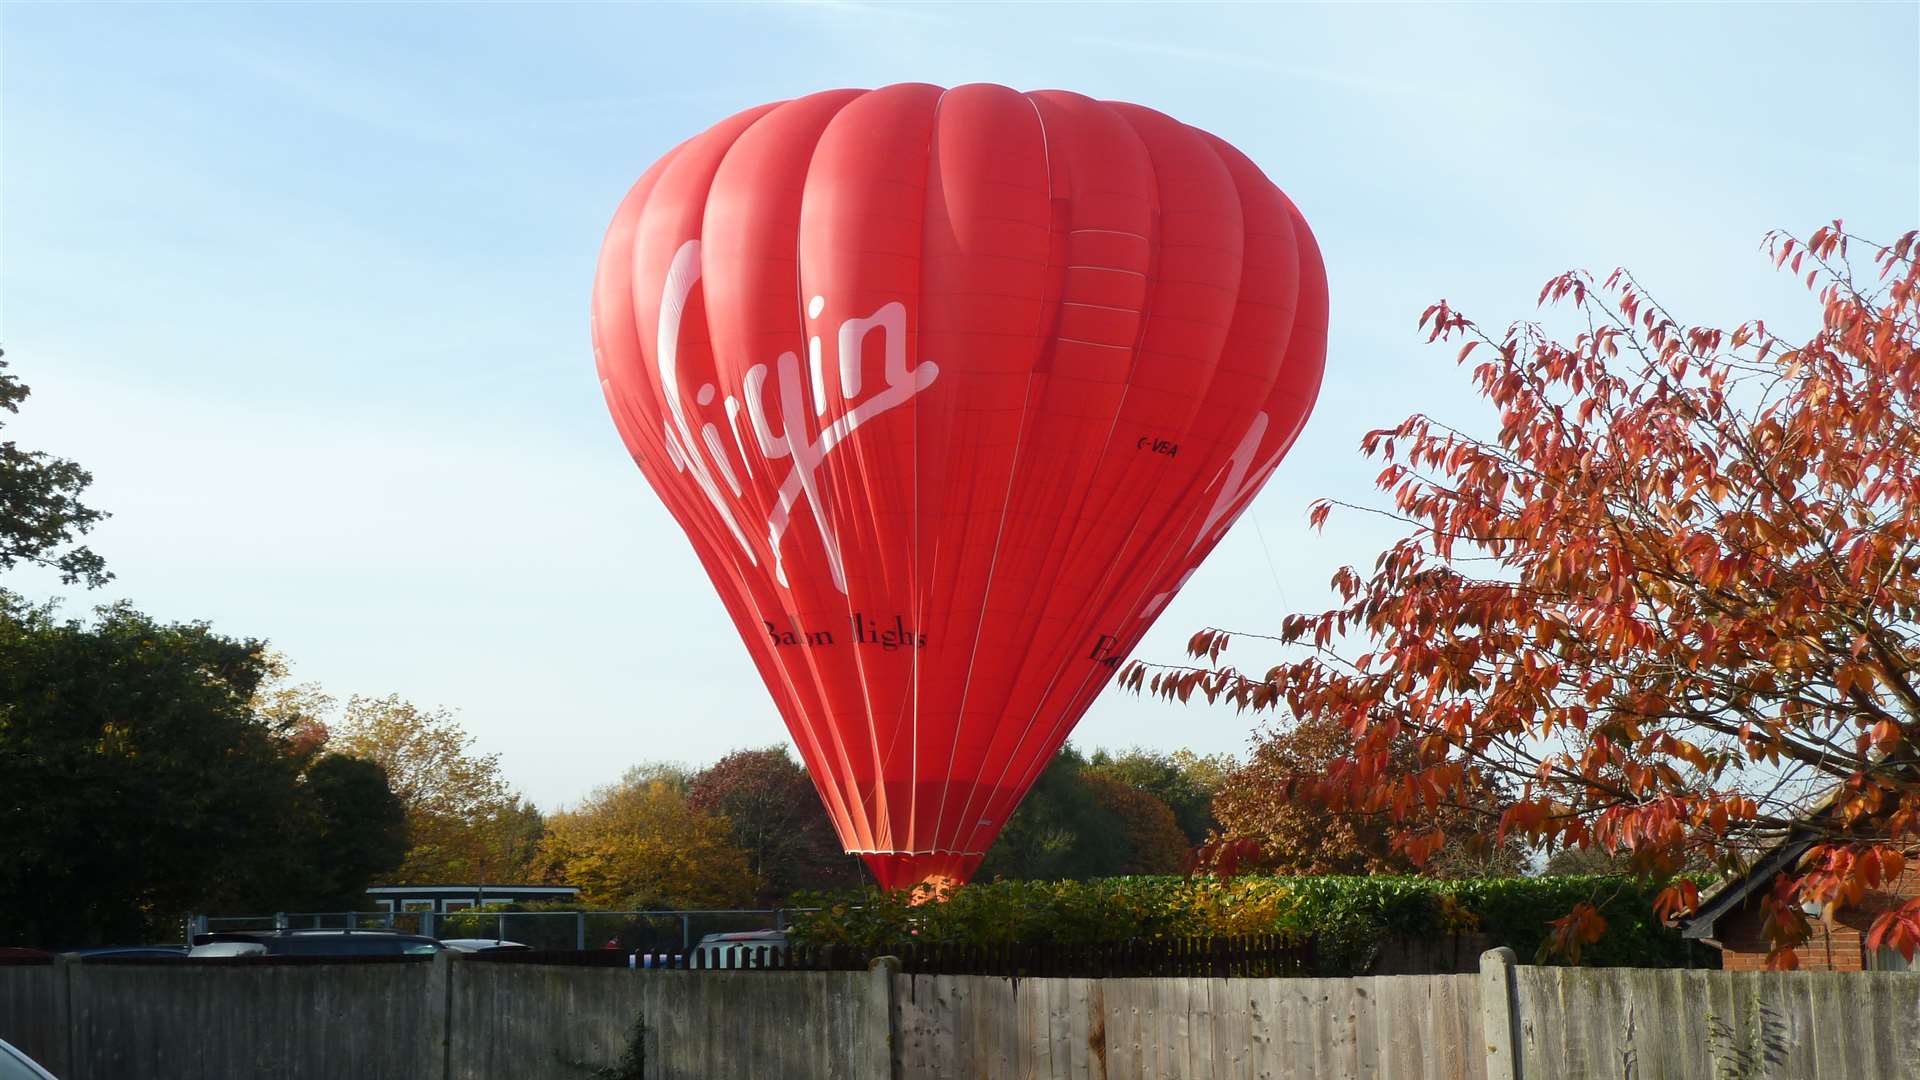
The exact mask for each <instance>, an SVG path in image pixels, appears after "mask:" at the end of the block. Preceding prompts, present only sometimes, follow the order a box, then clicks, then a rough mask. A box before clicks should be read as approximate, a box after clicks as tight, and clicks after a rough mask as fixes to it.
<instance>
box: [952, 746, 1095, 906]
mask: <svg viewBox="0 0 1920 1080" xmlns="http://www.w3.org/2000/svg"><path fill="white" fill-rule="evenodd" d="M1086 767H1087V760H1086V758H1084V757H1082V756H1081V755H1080V752H1079V751H1078V750H1075V749H1074V748H1073V747H1072V746H1071V745H1068V746H1062V747H1061V748H1060V749H1059V751H1058V752H1057V753H1055V754H1054V756H1053V760H1052V761H1050V762H1048V763H1047V767H1046V768H1045V769H1044V770H1042V771H1041V773H1040V778H1039V779H1038V780H1036V781H1034V785H1033V788H1032V789H1031V790H1030V791H1028V792H1027V797H1026V798H1025V799H1024V800H1022V801H1021V803H1020V807H1019V809H1017V810H1015V811H1014V812H1013V815H1012V817H1010V818H1008V820H1007V826H1006V828H1004V829H1002V830H1001V831H1000V836H999V837H998V838H997V839H996V840H994V842H993V846H992V847H991V848H988V849H987V855H986V858H985V859H983V860H981V863H980V869H979V870H978V872H976V873H975V874H974V878H975V880H978V881H991V880H993V879H994V878H996V877H1004V878H1009V879H1038V880H1056V879H1059V878H1091V877H1105V876H1108V875H1112V874H1116V873H1118V872H1119V868H1120V867H1121V866H1123V865H1124V864H1125V863H1126V861H1127V857H1128V855H1129V849H1128V847H1127V840H1126V834H1125V831H1124V830H1123V828H1122V827H1121V824H1120V820H1119V819H1118V818H1116V817H1114V816H1113V814H1111V813H1109V812H1108V811H1107V809H1106V808H1105V807H1103V806H1101V805H1100V803H1099V801H1098V800H1096V799H1095V798H1094V797H1093V792H1092V790H1090V789H1089V788H1088V786H1087V783H1086V776H1085V771H1086Z"/></svg>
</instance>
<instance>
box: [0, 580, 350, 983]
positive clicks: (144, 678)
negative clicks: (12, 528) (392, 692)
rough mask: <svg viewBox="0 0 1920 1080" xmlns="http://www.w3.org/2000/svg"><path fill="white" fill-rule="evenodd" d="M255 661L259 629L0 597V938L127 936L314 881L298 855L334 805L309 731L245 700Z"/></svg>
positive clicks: (53, 940)
mask: <svg viewBox="0 0 1920 1080" xmlns="http://www.w3.org/2000/svg"><path fill="white" fill-rule="evenodd" d="M265 672H266V664H265V660H264V657H263V653H262V649H261V645H260V643H259V642H257V641H250V640H240V639H235V638H230V637H226V636H223V635H220V634H217V633H215V632H213V631H212V630H211V629H210V628H209V627H207V626H206V625H205V624H199V623H184V624H183V623H160V622H156V621H155V620H153V619H151V618H149V617H148V616H146V615H143V614H141V613H139V612H138V611H135V610H134V609H132V608H131V607H129V606H127V605H124V604H120V605H114V606H110V607H103V608H100V609H99V610H98V612H97V614H96V616H95V618H94V619H92V620H91V621H81V620H74V619H61V618H58V617H56V615H55V614H54V612H53V611H52V609H51V608H47V607H39V608H34V607H27V606H25V605H24V604H22V603H21V602H20V601H18V600H11V599H9V600H0V837H5V839H6V856H5V858H0V943H18V944H36V945H58V946H69V945H85V944H92V943H99V942H103V941H110V940H137V939H139V938H141V937H143V936H144V935H146V934H148V933H150V932H164V930H165V928H167V927H169V926H172V925H176V924H177V920H178V918H179V917H180V916H181V915H183V914H186V913H187V912H189V911H193V910H208V909H223V910H268V911H272V910H284V909H285V907H286V906H290V905H288V904H287V903H286V901H287V900H288V899H289V898H300V897H303V896H308V895H310V892H309V890H310V889H311V887H312V885H313V882H312V880H311V877H310V876H307V875H304V874H302V873H300V872H298V870H299V868H298V867H297V866H296V865H295V864H296V863H297V862H299V856H298V854H297V853H298V852H299V850H300V845H301V840H302V837H303V836H305V835H306V831H305V830H306V829H307V827H309V826H311V825H312V824H314V823H315V822H316V821H324V820H325V819H326V818H327V815H328V813H330V812H331V811H329V810H326V809H320V810H316V809H315V802H314V801H313V800H312V799H311V798H310V785H309V784H308V782H307V781H305V780H303V779H302V776H303V774H304V773H306V772H307V770H308V767H309V766H311V765H313V764H314V755H315V746H314V744H313V743H312V742H311V741H310V740H303V739H301V738H297V737H295V736H296V734H297V733H296V732H294V731H291V730H289V729H287V728H284V727H281V726H279V725H276V724H274V723H272V722H270V721H269V720H267V719H266V718H264V717H262V716H261V715H259V714H258V713H256V712H255V711H254V710H253V708H252V707H251V704H250V702H251V700H252V698H253V695H254V692H255V690H256V689H257V688H258V685H259V683H260V680H261V679H262V677H263V676H264V674H265ZM337 768H338V767H336V766H328V767H327V768H326V769H325V770H323V771H322V773H321V780H320V784H319V787H320V789H322V790H325V791H326V792H327V793H328V794H327V796H326V800H331V801H330V802H328V801H326V800H322V803H323V805H325V806H331V807H333V808H334V809H339V808H341V807H342V806H344V801H343V800H341V799H339V798H336V796H338V795H343V794H344V791H342V790H340V789H341V784H340V783H338V781H340V780H342V779H344V778H342V777H339V776H338V775H337V773H336V770H337ZM364 779H365V778H361V780H362V781H363V780H364ZM355 786H359V787H363V786H364V785H363V784H361V782H360V781H356V782H355ZM345 827H351V826H345ZM364 886H365V882H364V881H359V882H352V881H348V880H347V879H346V877H345V876H344V874H343V876H342V877H341V878H340V879H339V882H338V885H337V887H338V888H350V887H358V888H364Z"/></svg>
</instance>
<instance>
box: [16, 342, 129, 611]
mask: <svg viewBox="0 0 1920 1080" xmlns="http://www.w3.org/2000/svg"><path fill="white" fill-rule="evenodd" d="M6 368H7V362H6V361H5V360H3V359H0V409H4V410H5V411H7V412H8V413H18V412H19V411H20V403H21V402H22V401H25V400H26V399H27V396H28V394H29V393H30V392H31V391H29V390H28V389H27V385H26V384H25V383H23V382H21V381H20V379H19V377H17V376H14V375H9V374H8V373H7V370H6ZM0 426H4V425H0ZM91 483H93V474H92V473H89V472H88V471H87V470H85V469H83V468H81V467H80V466H79V465H76V464H74V463H73V462H71V461H68V460H66V459H64V458H57V457H54V456H53V455H51V454H48V453H46V452H44V451H40V450H22V449H21V448H20V447H18V446H16V445H14V442H13V440H12V439H8V440H6V441H5V442H0V570H11V569H13V568H14V567H15V566H17V565H19V564H21V563H28V564H31V565H36V566H44V567H47V568H48V569H51V570H53V571H55V572H57V573H58V574H59V575H60V580H61V581H63V582H65V583H67V584H69V585H71V584H74V583H76V582H78V583H84V584H86V585H87V586H89V587H95V586H99V585H103V584H105V583H106V582H107V581H109V580H110V579H111V578H112V577H113V575H112V574H110V573H108V572H107V567H106V561H105V560H103V559H102V558H101V557H100V556H99V555H97V554H95V553H94V552H93V551H92V550H90V549H88V548H86V547H84V546H80V547H76V546H74V541H75V540H77V539H78V538H79V537H81V536H83V535H85V534H86V533H88V532H90V531H92V529H93V527H94V526H95V525H97V524H99V523H100V521H101V519H103V518H105V517H106V515H105V514H103V513H101V512H100V511H98V510H95V509H93V508H92V507H90V506H88V505H86V504H85V503H83V502H81V501H80V493H81V492H83V491H85V490H86V489H87V485H89V484H91Z"/></svg>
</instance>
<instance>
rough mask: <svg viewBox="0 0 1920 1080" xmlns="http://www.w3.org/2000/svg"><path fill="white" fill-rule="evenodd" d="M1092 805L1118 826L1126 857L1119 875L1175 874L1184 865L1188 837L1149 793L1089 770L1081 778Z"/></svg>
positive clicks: (1171, 815)
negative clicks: (1090, 794)
mask: <svg viewBox="0 0 1920 1080" xmlns="http://www.w3.org/2000/svg"><path fill="white" fill-rule="evenodd" d="M1082 782H1083V783H1085V784H1086V786H1087V790H1088V791H1089V792H1091V793H1092V794H1093V801H1094V804H1095V805H1096V806H1098V807H1100V809H1102V810H1104V811H1106V812H1107V813H1108V814H1110V815H1112V816H1113V819H1114V820H1115V821H1117V822H1119V824H1120V836H1121V839H1122V840H1124V841H1126V847H1127V855H1126V858H1125V860H1124V861H1122V862H1121V864H1120V866H1119V869H1118V872H1119V873H1121V874H1123V875H1125V874H1177V873H1179V872H1180V870H1181V868H1182V867H1184V866H1185V865H1186V861H1187V836H1186V834H1185V833H1183V832H1181V831H1180V823H1179V822H1177V821H1175V820H1174V817H1173V811H1172V810H1171V809H1169V808H1168V807H1167V804H1166V803H1163V802H1161V801H1160V800H1159V799H1158V798H1157V797H1155V796H1154V795H1153V794H1152V793H1150V792H1146V791H1142V790H1141V789H1139V788H1136V787H1131V786H1129V785H1127V784H1125V783H1123V782H1121V781H1119V780H1116V779H1114V778H1113V777H1112V776H1109V775H1106V774H1104V773H1100V772H1095V771H1093V770H1088V771H1087V772H1086V773H1085V774H1084V775H1083V777H1082Z"/></svg>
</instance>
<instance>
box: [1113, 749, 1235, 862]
mask: <svg viewBox="0 0 1920 1080" xmlns="http://www.w3.org/2000/svg"><path fill="white" fill-rule="evenodd" d="M1234 767H1235V762H1234V760H1233V756H1232V755H1231V754H1213V755H1208V756H1201V755H1199V754H1195V753H1194V752H1193V751H1191V750H1176V751H1174V752H1173V753H1171V754H1163V753H1160V752H1159V751H1156V750H1144V749H1141V748H1139V747H1135V748H1134V749H1132V750H1128V751H1126V752H1124V753H1120V754H1109V753H1108V752H1107V751H1105V750H1096V751H1094V752H1093V756H1092V757H1090V758H1088V759H1087V768H1088V769H1089V770H1090V771H1092V772H1095V773H1098V774H1100V775H1103V776H1110V777H1112V778H1114V779H1115V780H1118V781H1120V782H1121V783H1123V784H1126V785H1127V786H1128V787H1133V788H1138V789H1140V790H1141V791H1144V792H1147V793H1148V794H1151V795H1153V796H1154V797H1155V798H1157V799H1159V800H1160V801H1161V802H1163V803H1166V804H1167V806H1168V808H1170V809H1171V810H1172V811H1173V816H1174V820H1176V821H1177V822H1179V824H1180V831H1181V832H1183V833H1185V834H1186V837H1187V840H1188V842H1189V843H1193V844H1198V843H1200V842H1202V841H1204V840H1205V839H1206V838H1207V835H1208V834H1209V833H1211V832H1213V831H1214V830H1215V829H1217V828H1219V825H1220V823H1219V821H1218V820H1216V819H1215V818H1214V815H1213V799H1214V796H1215V795H1217V794H1219V791H1220V788H1221V786H1222V785H1223V784H1225V782H1226V778H1227V775H1228V774H1229V773H1231V772H1232V771H1233V769H1234Z"/></svg>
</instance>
